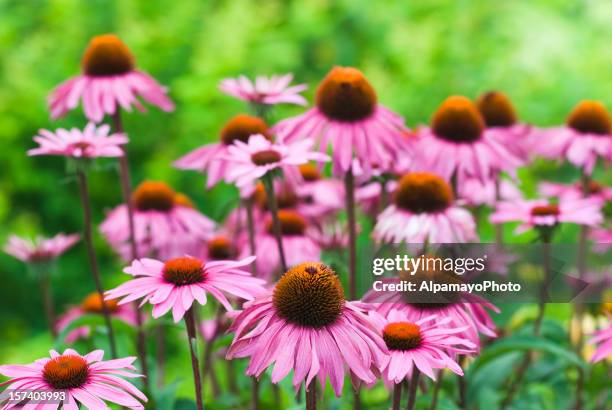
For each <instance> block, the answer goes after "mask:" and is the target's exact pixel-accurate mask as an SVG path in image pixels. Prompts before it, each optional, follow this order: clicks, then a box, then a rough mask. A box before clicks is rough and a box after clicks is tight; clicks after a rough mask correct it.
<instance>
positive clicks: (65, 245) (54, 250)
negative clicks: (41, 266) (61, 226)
mask: <svg viewBox="0 0 612 410" xmlns="http://www.w3.org/2000/svg"><path fill="white" fill-rule="evenodd" d="M79 238H80V236H79V235H78V234H72V235H65V234H63V233H60V234H57V235H55V236H54V237H52V238H43V237H37V238H36V239H34V240H31V239H24V238H20V237H18V236H16V235H11V236H10V237H9V239H8V242H7V243H6V245H4V251H5V252H6V253H8V254H9V255H11V256H14V257H15V258H17V259H19V260H20V261H23V262H28V263H29V262H47V261H50V260H53V259H55V258H57V257H58V256H60V255H61V254H63V253H64V252H66V251H67V250H68V249H70V248H71V247H72V246H73V245H74V244H75V243H77V242H78V240H79Z"/></svg>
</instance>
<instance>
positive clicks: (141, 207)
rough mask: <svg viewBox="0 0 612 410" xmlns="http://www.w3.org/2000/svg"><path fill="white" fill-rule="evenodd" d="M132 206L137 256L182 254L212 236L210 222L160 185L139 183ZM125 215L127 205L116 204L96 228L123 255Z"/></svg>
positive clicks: (126, 228) (126, 235) (125, 250)
mask: <svg viewBox="0 0 612 410" xmlns="http://www.w3.org/2000/svg"><path fill="white" fill-rule="evenodd" d="M132 204H133V207H134V230H135V232H134V233H135V237H136V242H137V244H138V246H139V248H142V251H143V252H141V254H146V253H155V254H156V255H157V256H158V257H160V258H162V259H164V258H170V257H174V256H177V255H179V254H180V255H182V254H184V253H185V252H187V251H190V250H191V249H192V248H191V246H192V245H193V244H199V243H200V242H201V241H204V240H206V239H208V238H209V237H211V236H212V235H213V230H214V223H213V222H212V221H211V220H210V219H208V218H207V217H206V216H204V215H202V214H201V213H200V212H198V211H197V210H196V209H194V208H193V204H191V202H189V201H188V200H186V197H185V196H184V195H181V194H177V193H176V192H175V191H174V190H173V189H172V188H170V187H169V186H168V185H167V184H165V183H164V182H159V181H145V182H143V183H141V184H140V185H139V186H138V187H137V188H136V189H135V190H134V192H133V193H132ZM127 213H128V210H127V205H126V204H122V205H119V206H118V207H116V208H115V209H113V210H112V211H111V212H109V214H108V215H107V217H106V219H105V220H104V222H102V224H101V225H100V232H102V234H103V235H104V237H105V238H106V240H107V241H108V242H109V243H110V244H111V245H112V246H113V247H114V248H115V249H116V250H117V251H118V252H119V253H120V254H121V255H123V256H127V255H126V254H127V253H128V247H127V244H128V241H129V239H130V232H129V224H128V215H127ZM185 241H187V242H188V243H186V242H185ZM144 251H146V252H144Z"/></svg>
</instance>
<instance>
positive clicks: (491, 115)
mask: <svg viewBox="0 0 612 410" xmlns="http://www.w3.org/2000/svg"><path fill="white" fill-rule="evenodd" d="M476 107H477V108H478V111H480V114H481V115H482V118H483V120H484V122H485V126H486V129H487V132H488V134H489V137H490V138H491V139H493V140H496V141H498V142H500V143H502V144H503V145H504V146H505V147H506V148H507V149H508V151H510V152H511V153H512V154H514V155H515V156H516V157H518V158H520V159H522V160H526V159H528V157H529V155H530V152H529V143H528V141H529V138H528V137H529V134H530V131H531V129H530V128H531V127H530V126H529V125H527V124H522V123H519V121H518V116H517V113H516V110H515V109H514V106H513V105H512V102H511V101H510V99H509V98H508V96H507V95H506V94H504V93H502V92H500V91H489V92H486V93H484V94H482V95H480V96H479V97H478V99H477V100H476Z"/></svg>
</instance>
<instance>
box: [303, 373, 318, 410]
mask: <svg viewBox="0 0 612 410" xmlns="http://www.w3.org/2000/svg"><path fill="white" fill-rule="evenodd" d="M316 381H317V379H316V377H315V378H314V379H312V381H311V382H310V385H309V386H308V388H307V389H306V410H317V385H316Z"/></svg>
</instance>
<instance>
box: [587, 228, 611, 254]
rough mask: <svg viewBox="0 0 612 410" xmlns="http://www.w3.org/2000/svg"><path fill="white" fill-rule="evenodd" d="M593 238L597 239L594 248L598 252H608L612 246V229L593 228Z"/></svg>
mask: <svg viewBox="0 0 612 410" xmlns="http://www.w3.org/2000/svg"><path fill="white" fill-rule="evenodd" d="M591 239H592V240H593V241H595V246H594V247H593V249H594V250H595V251H596V252H601V253H603V252H606V251H607V250H608V249H610V247H611V246H612V229H606V228H597V229H593V230H592V231H591Z"/></svg>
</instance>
